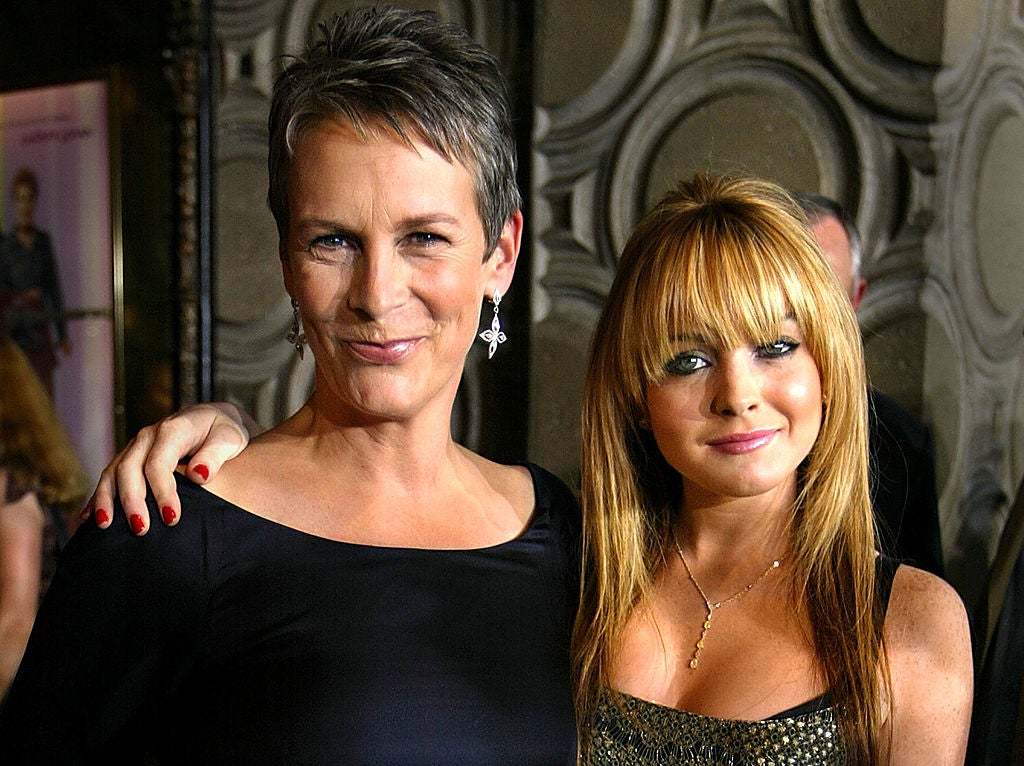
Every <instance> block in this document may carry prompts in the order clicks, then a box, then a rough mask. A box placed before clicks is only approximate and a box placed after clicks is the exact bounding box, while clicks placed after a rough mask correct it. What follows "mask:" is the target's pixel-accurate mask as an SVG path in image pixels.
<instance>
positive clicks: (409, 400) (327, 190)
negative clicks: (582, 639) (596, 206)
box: [0, 10, 578, 764]
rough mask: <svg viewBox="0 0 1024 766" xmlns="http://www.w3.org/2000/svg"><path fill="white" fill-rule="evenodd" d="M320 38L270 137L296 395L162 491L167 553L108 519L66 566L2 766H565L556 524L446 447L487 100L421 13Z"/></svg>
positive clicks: (487, 211)
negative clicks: (115, 761)
mask: <svg viewBox="0 0 1024 766" xmlns="http://www.w3.org/2000/svg"><path fill="white" fill-rule="evenodd" d="M321 31H322V36H321V38H320V39H319V40H318V41H317V42H316V44H315V45H313V46H312V48H311V49H310V50H309V52H308V55H306V56H305V57H304V58H301V59H298V60H295V61H294V63H292V64H291V65H290V66H289V67H288V68H287V69H286V70H285V71H284V72H283V73H282V74H281V75H280V77H279V78H278V80H277V82H276V85H275V89H274V94H273V104H272V108H271V114H270V123H269V128H270V162H269V167H270V206H271V210H272V212H273V214H274V216H275V219H276V221H277V225H278V231H279V234H280V258H281V266H282V271H283V275H284V284H285V287H286V289H287V291H288V293H289V294H290V296H291V297H292V300H293V303H294V306H295V317H296V327H295V328H294V331H293V334H292V336H291V337H292V339H293V340H294V342H295V343H296V345H297V346H298V347H299V348H300V350H301V347H302V344H303V343H308V348H309V350H310V351H311V352H312V354H313V357H314V359H315V362H316V371H315V390H314V393H313V394H312V396H311V398H310V399H309V401H308V402H307V403H306V404H305V405H304V406H303V407H302V408H301V409H300V410H299V411H298V412H297V413H296V414H295V415H294V416H293V417H291V418H289V419H288V420H287V421H285V422H284V423H282V424H281V425H279V426H277V427H276V428H274V429H272V430H270V431H268V432H267V433H265V434H263V435H261V436H260V437H259V438H257V439H256V440H254V441H253V443H252V444H251V445H250V446H249V448H248V449H247V450H245V452H243V453H242V454H241V455H240V456H239V457H238V458H237V459H236V460H234V461H232V462H231V463H229V464H228V465H226V466H225V467H224V469H223V470H222V471H220V473H219V474H218V475H217V476H216V478H215V479H214V480H212V481H210V482H209V483H208V484H207V485H206V487H205V488H200V487H198V486H196V485H193V484H191V483H190V482H189V481H187V480H186V479H184V478H183V477H180V476H179V477H178V482H177V488H176V489H177V492H178V494H179V495H180V498H181V506H180V508H181V509H182V510H183V513H181V516H180V521H179V523H178V525H177V527H176V529H175V530H174V531H171V530H167V529H165V528H164V527H163V526H162V525H156V527H155V528H154V529H153V530H151V531H150V532H149V534H147V535H145V536H136V535H133V534H132V531H135V532H138V531H141V530H142V528H141V527H140V526H139V525H140V519H139V518H137V517H136V516H137V515H136V514H130V516H131V518H130V519H129V521H128V524H125V522H124V519H123V518H122V516H121V514H120V513H112V514H110V515H112V516H113V517H114V519H113V524H114V526H115V530H114V531H112V532H105V533H104V532H101V531H99V530H98V529H96V528H95V526H93V525H88V528H87V531H84V532H83V533H82V534H80V535H78V536H77V537H76V538H75V539H74V540H73V541H72V542H71V544H70V546H69V547H68V549H67V552H66V555H65V557H64V559H63V560H62V565H61V568H60V570H59V571H58V574H57V577H56V579H55V581H54V583H53V585H52V586H51V589H50V593H49V594H48V597H47V599H46V601H45V602H44V604H43V608H42V610H41V613H40V615H39V620H38V623H37V629H36V632H35V633H34V635H33V637H32V640H31V642H30V644H29V647H28V650H27V652H26V655H25V660H24V663H23V665H22V669H21V671H20V672H19V674H18V677H17V679H16V681H15V684H14V686H13V688H12V691H11V695H10V698H9V699H8V701H7V704H6V705H5V707H4V708H3V710H2V712H0V760H3V762H4V763H27V762H31V763H40V762H60V763H72V762H77V761H93V760H98V759H100V758H111V757H113V758H119V759H120V758H124V757H126V756H129V755H130V756H132V757H138V756H141V754H143V753H147V752H150V753H152V754H154V755H155V756H156V757H157V758H158V759H160V760H161V762H181V763H196V762H204V763H284V762H288V763H369V762H373V763H403V764H414V763H474V764H476V763H503V762H504V763H508V762H520V763H531V762H532V763H571V762H574V761H575V756H576V746H575V724H574V718H573V710H572V699H571V693H570V686H569V657H568V644H569V633H570V623H571V618H572V614H573V611H574V609H575V606H576V594H577V591H578V586H577V585H576V580H575V576H574V573H575V571H576V569H577V565H576V562H575V560H574V550H575V543H576V541H577V536H578V518H577V511H576V507H575V503H574V500H573V498H572V495H571V494H570V493H569V491H568V490H567V489H566V487H565V486H564V485H563V484H561V483H560V482H559V481H557V480H556V479H555V478H554V477H552V476H551V475H549V474H547V473H545V472H544V471H542V470H541V469H539V468H537V467H535V466H531V465H511V466H510V465H497V464H495V463H492V462H490V461H488V460H485V459H483V458H481V457H480V456H478V455H475V454H473V453H472V452H470V451H468V450H466V449H464V448H462V447H461V446H459V445H457V444H456V443H454V441H453V440H452V438H451V435H450V430H449V422H450V417H451V410H452V404H453V401H454V398H455V393H456V388H457V386H458V383H459V378H460V376H461V373H462V369H463V364H464V359H465V356H466V354H467V352H468V350H469V347H470V345H471V344H472V342H473V340H474V338H475V336H476V334H477V330H478V322H479V317H480V311H481V306H482V304H483V301H484V299H485V298H488V299H490V300H491V301H492V302H493V303H494V304H495V305H497V304H498V302H499V300H500V295H501V294H503V293H504V292H505V291H506V290H507V289H508V287H509V284H510V282H511V279H512V275H513V269H514V267H515V262H516V257H517V254H518V252H519V244H520V235H521V232H522V216H521V214H520V212H519V195H518V191H517V189H516V186H515V181H514V179H515V151H514V144H513V137H512V133H511V130H510V118H509V110H508V103H507V95H506V92H505V88H504V84H503V82H502V79H501V77H500V74H499V72H498V69H497V66H496V62H495V61H494V59H493V58H492V57H491V56H490V55H489V54H487V53H486V52H485V51H484V50H483V49H482V48H481V47H480V46H479V45H477V44H475V43H474V42H472V41H471V40H470V39H469V38H468V37H467V36H466V35H465V34H464V33H463V32H461V31H459V30H456V29H455V28H454V27H450V26H448V25H447V24H443V23H441V22H440V21H438V20H437V18H436V17H435V16H433V15H432V14H425V13H409V12H402V11H396V10H384V11H376V10H371V11H366V12H361V13H355V14H352V15H349V16H346V17H344V18H342V19H339V20H336V21H335V23H333V24H331V25H329V26H326V27H324V28H323V29H322V30H321ZM108 508H109V506H108ZM154 509H155V508H154ZM98 513H99V512H98ZM103 513H109V512H108V511H103ZM175 515H176V510H175ZM129 525H130V526H131V528H132V529H129ZM97 581H104V582H111V583H114V587H113V588H112V590H110V591H106V590H104V592H103V593H102V594H97V593H95V592H94V589H93V583H95V582H97ZM169 716H173V717H174V718H175V719H176V723H175V725H174V726H167V725H166V720H167V717H169Z"/></svg>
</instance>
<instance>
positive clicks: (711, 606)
mask: <svg viewBox="0 0 1024 766" xmlns="http://www.w3.org/2000/svg"><path fill="white" fill-rule="evenodd" d="M672 542H673V543H675V546H676V553H678V554H679V559H680V561H682V562H683V568H684V569H685V570H686V574H687V576H688V577H689V578H690V582H692V583H693V587H695V588H696V589H697V592H698V593H699V594H700V597H701V598H702V599H704V606H705V607H706V608H707V610H708V614H707V617H705V618H704V625H703V627H701V630H700V638H699V639H697V645H696V647H695V648H694V650H693V657H691V658H690V668H691V669H694V670H695V669H696V668H697V665H699V664H700V650H701V649H703V648H704V639H705V638H706V637H707V635H708V629H709V628H710V627H711V616H712V615H713V614H714V613H715V610H716V609H721V608H722V607H723V606H725V605H726V604H728V603H729V602H730V601H735V600H736V599H738V598H739V597H740V596H742V595H743V594H744V593H747V592H749V591H750V590H751V589H752V588H753V587H754V586H755V585H757V584H758V583H759V582H761V580H763V579H764V578H765V577H767V576H768V575H770V574H771V573H772V572H774V571H775V570H776V569H778V568H779V566H781V564H782V561H781V559H775V561H773V562H772V563H771V564H769V565H768V568H767V569H766V570H764V571H763V572H762V573H761V574H760V575H758V577H757V579H756V580H754V581H753V582H752V583H750V584H749V585H747V586H746V587H744V588H740V589H739V590H738V591H736V592H735V593H733V594H732V595H731V596H729V598H727V599H723V600H722V601H716V602H714V603H711V599H710V598H708V594H707V593H705V592H704V589H703V588H702V587H700V583H699V582H697V578H696V577H694V576H693V572H691V571H690V565H689V564H687V563H686V556H684V555H683V549H682V548H681V547H679V539H678V538H677V537H676V533H675V530H672Z"/></svg>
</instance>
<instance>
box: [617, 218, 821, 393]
mask: <svg viewBox="0 0 1024 766" xmlns="http://www.w3.org/2000/svg"><path fill="white" fill-rule="evenodd" d="M663 222H664V224H665V225H664V226H663V227H662V230H661V231H657V232H645V233H644V238H645V239H646V240H647V241H648V242H649V243H650V242H651V241H652V240H653V244H649V245H648V247H647V248H645V250H644V252H642V253H637V252H628V248H627V253H626V254H624V259H625V258H626V257H627V256H631V257H633V258H635V259H636V260H637V261H638V262H637V263H636V264H635V266H633V268H632V269H631V271H632V273H634V274H635V275H636V277H637V278H636V280H635V281H634V282H633V283H632V284H631V285H630V286H629V289H628V292H627V293H626V294H624V295H623V296H621V297H622V298H623V299H624V305H626V306H629V307H630V309H629V313H628V314H627V315H624V316H623V317H622V319H623V321H624V322H625V323H626V326H627V329H626V331H625V332H623V333H622V336H623V338H630V339H633V340H634V341H635V342H636V343H637V346H636V347H634V348H633V349H631V352H632V353H633V354H636V373H637V376H638V377H639V378H640V379H641V381H642V383H641V389H643V388H646V384H648V383H651V382H657V381H658V380H660V379H661V378H662V377H663V375H664V365H665V362H666V361H667V360H668V359H670V358H671V357H672V355H673V354H674V353H675V351H676V348H675V343H676V339H678V338H680V337H683V336H690V337H699V338H701V339H703V340H704V341H705V342H707V343H709V344H710V345H713V346H717V347H720V348H735V347H737V346H741V345H746V344H748V343H754V344H757V345H760V344H764V343H770V342H773V341H775V340H778V338H779V337H780V334H781V331H782V326H783V323H784V322H785V321H786V319H787V318H790V317H792V318H794V319H795V320H796V321H797V323H798V324H799V326H800V328H801V330H802V331H803V332H804V333H805V335H806V336H807V337H806V340H807V341H808V342H809V345H810V346H814V345H815V344H814V343H813V341H812V337H813V336H814V335H815V333H814V332H813V330H814V328H813V325H814V319H815V316H814V315H815V310H814V308H813V305H814V300H813V296H810V295H808V294H807V291H806V290H805V288H804V285H805V284H807V283H808V275H807V274H804V273H802V271H801V269H800V268H799V265H801V264H803V265H806V264H807V259H806V258H805V257H802V256H801V257H796V258H794V257H793V253H804V252H806V248H808V247H811V248H813V247H814V243H813V240H810V238H809V236H807V237H805V236H803V231H802V230H801V229H800V228H799V227H794V226H792V225H790V226H789V227H787V229H771V230H770V232H769V234H770V235H772V236H766V234H765V228H764V227H763V226H762V227H761V228H760V229H755V228H754V227H751V226H748V225H743V223H742V222H741V223H739V224H737V223H736V222H735V221H731V220H727V219H726V220H722V219H720V218H715V217H712V216H710V215H703V216H700V215H694V216H690V217H688V218H680V217H679V216H675V217H672V216H665V218H664V219H663ZM762 223H763V222H762ZM822 264H824V259H822ZM826 266H827V265H826ZM814 271H817V272H818V273H816V274H814V275H813V276H814V278H817V279H820V277H821V273H822V272H821V270H819V269H814ZM812 284H813V282H812ZM811 350H812V353H813V348H812V349H811ZM623 351H624V352H627V353H629V351H630V350H627V349H625V348H623ZM623 361H625V360H623Z"/></svg>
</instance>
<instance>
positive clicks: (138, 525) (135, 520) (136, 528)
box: [128, 513, 146, 535]
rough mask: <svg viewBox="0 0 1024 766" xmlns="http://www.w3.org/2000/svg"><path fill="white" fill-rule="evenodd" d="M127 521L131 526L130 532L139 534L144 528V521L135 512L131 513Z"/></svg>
mask: <svg viewBox="0 0 1024 766" xmlns="http://www.w3.org/2000/svg"><path fill="white" fill-rule="evenodd" d="M128 523H129V524H130V525H131V527H132V534H136V535H141V534H142V530H143V529H145V528H146V522H144V521H143V520H142V517H141V516H139V514H137V513H133V514H132V515H131V517H130V518H129V519H128Z"/></svg>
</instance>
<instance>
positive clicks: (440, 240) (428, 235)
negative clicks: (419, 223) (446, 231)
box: [408, 231, 448, 248]
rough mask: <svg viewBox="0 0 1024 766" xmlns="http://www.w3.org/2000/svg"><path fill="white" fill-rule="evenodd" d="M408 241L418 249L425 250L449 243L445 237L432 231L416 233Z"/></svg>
mask: <svg viewBox="0 0 1024 766" xmlns="http://www.w3.org/2000/svg"><path fill="white" fill-rule="evenodd" d="M408 239H409V241H410V242H411V243H412V244H413V245H415V246H416V247H424V248H432V247H437V246H439V245H443V244H445V243H446V242H448V240H447V239H446V238H445V237H442V236H441V235H440V234H435V233H434V232H432V231H414V232H413V233H412V234H410V235H409V237H408Z"/></svg>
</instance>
